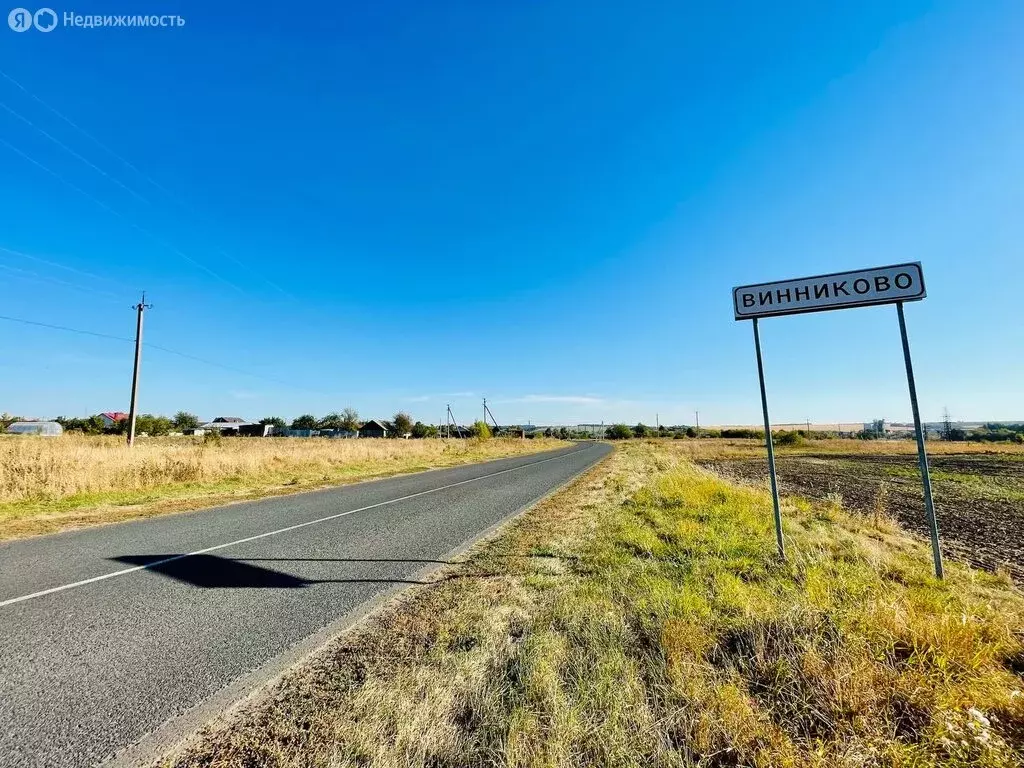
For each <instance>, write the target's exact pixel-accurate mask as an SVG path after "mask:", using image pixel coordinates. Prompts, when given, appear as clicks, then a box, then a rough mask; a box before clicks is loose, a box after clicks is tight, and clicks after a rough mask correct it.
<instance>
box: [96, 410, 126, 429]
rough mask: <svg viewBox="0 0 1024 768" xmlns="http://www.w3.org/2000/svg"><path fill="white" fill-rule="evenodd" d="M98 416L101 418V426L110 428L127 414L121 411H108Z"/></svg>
mask: <svg viewBox="0 0 1024 768" xmlns="http://www.w3.org/2000/svg"><path fill="white" fill-rule="evenodd" d="M100 418H101V419H103V428H104V429H110V428H111V427H116V426H117V425H118V424H120V423H121V422H122V421H124V420H125V419H127V418H128V414H127V413H124V412H123V411H110V412H109V413H101V414H100Z"/></svg>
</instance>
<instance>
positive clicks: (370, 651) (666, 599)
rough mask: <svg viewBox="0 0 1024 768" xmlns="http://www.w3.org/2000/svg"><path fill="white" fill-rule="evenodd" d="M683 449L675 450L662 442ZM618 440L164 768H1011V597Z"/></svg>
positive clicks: (1017, 624)
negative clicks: (782, 537) (780, 528)
mask: <svg viewBox="0 0 1024 768" xmlns="http://www.w3.org/2000/svg"><path fill="white" fill-rule="evenodd" d="M680 443H682V445H679V444H680ZM685 446H686V443H685V442H684V441H674V442H669V441H661V442H646V443H641V442H639V441H638V442H630V443H628V444H625V445H622V446H619V450H618V451H617V452H616V454H615V455H614V456H613V457H612V458H611V459H610V460H609V461H606V462H605V463H604V464H602V465H600V466H598V467H596V468H595V469H593V470H591V472H590V473H588V474H587V475H585V476H584V477H583V478H581V479H580V480H579V481H577V483H576V484H575V485H574V486H573V487H571V488H569V489H567V490H566V491H563V492H562V493H560V494H558V495H556V496H555V497H553V498H551V499H549V500H548V501H546V502H544V503H543V504H541V505H539V506H538V507H536V508H534V509H533V510H531V511H530V512H528V513H527V514H526V515H524V516H523V517H521V518H519V520H518V521H516V523H514V524H513V525H512V526H510V527H509V528H508V529H506V532H505V533H504V534H503V535H502V536H501V537H500V538H499V539H497V540H495V541H493V542H492V543H490V544H489V545H487V546H485V547H482V548H480V549H478V550H477V551H476V553H475V554H474V555H473V556H472V557H471V558H470V559H469V560H468V561H467V562H466V563H465V564H463V565H462V566H460V567H459V568H457V569H454V570H453V571H452V572H450V573H449V574H447V575H444V576H442V577H440V578H439V579H438V581H437V582H436V583H435V584H434V585H432V586H430V587H427V588H423V589H421V590H420V591H418V592H416V593H413V594H412V596H411V597H409V598H408V599H406V600H405V601H403V602H402V603H401V604H398V605H394V606H392V607H390V608H388V609H386V610H385V611H384V612H382V613H380V614H378V616H377V617H376V618H375V619H373V620H372V621H370V622H368V623H367V624H366V625H365V626H364V627H363V629H362V630H361V631H360V632H359V633H356V634H352V635H349V636H346V637H343V638H342V639H340V640H339V641H337V642H335V643H334V644H332V645H330V646H328V647H327V648H326V649H325V650H324V651H323V652H322V653H321V654H319V655H318V656H317V658H316V659H315V660H314V661H313V662H312V663H310V664H308V665H305V666H303V667H301V668H299V669H298V670H296V671H295V672H294V673H292V674H291V675H290V676H288V677H287V678H286V679H285V680H284V681H283V682H282V684H280V685H279V686H278V687H277V688H276V689H274V690H273V691H272V692H271V693H270V695H268V696H267V697H265V698H263V699H261V700H258V701H257V702H256V703H254V704H253V705H251V706H250V707H249V708H248V709H245V710H243V711H242V712H240V713H239V715H238V716H237V717H236V718H235V719H234V720H233V721H232V722H231V724H230V725H228V726H226V727H221V728H219V729H216V730H213V731H212V732H211V733H209V734H207V736H206V737H205V738H203V739H201V740H200V741H198V742H197V743H195V744H193V745H192V746H191V747H190V748H189V749H188V751H187V752H185V753H183V754H180V755H177V756H176V757H173V758H168V759H167V760H166V761H165V764H166V765H174V766H177V767H178V768H191V767H193V766H214V767H219V768H226V767H227V766H232V767H236V766H253V767H255V766H281V767H282V768H283V767H284V766H289V767H295V768H298V767H299V766H303V767H305V766H339V767H340V766H380V767H381V768H383V767H387V768H399V766H432V767H434V768H439V767H441V766H452V767H455V766H477V765H496V766H522V767H523V768H527V767H528V768H540V767H541V766H545V767H547V766H566V767H568V766H587V765H616V766H738V765H752V766H754V765H756V766H798V765H800V766H803V765H815V766H882V765H892V766H925V765H950V766H967V765H977V766H1006V767H1009V766H1019V765H1021V762H1022V759H1024V751H1022V749H1024V693H1022V690H1021V689H1022V688H1024V681H1022V678H1021V676H1022V674H1024V644H1022V639H1024V598H1022V596H1021V595H1020V594H1019V593H1018V592H1016V591H1015V590H1014V589H1013V588H1012V586H1010V585H1009V584H1008V582H1007V580H1006V579H1005V578H1000V577H998V576H990V575H986V574H983V573H979V572H975V571H971V570H969V569H968V568H965V567H963V566H959V565H956V564H951V565H950V568H949V578H948V580H947V581H946V582H944V583H938V582H936V581H935V580H933V579H932V578H931V577H930V575H929V570H928V569H929V556H928V552H927V550H926V548H925V547H923V546H922V545H921V544H919V543H918V542H916V541H915V540H913V539H911V538H909V537H907V536H906V535H905V534H903V533H902V532H901V531H900V530H899V529H898V528H897V527H896V526H895V525H894V524H892V523H891V521H888V520H887V519H885V517H884V516H883V515H881V514H880V515H879V516H878V519H877V520H872V519H871V518H865V517H852V516H847V515H846V514H845V513H844V512H843V511H842V510H841V509H840V508H839V507H838V506H835V505H827V504H826V505H822V504H817V505H812V504H809V503H806V502H804V501H801V500H788V501H787V503H786V506H785V517H786V535H787V538H788V541H789V547H790V552H791V559H790V562H789V563H788V564H783V563H780V562H778V561H777V560H776V559H775V557H774V551H773V550H774V540H773V534H772V530H771V525H772V523H771V513H770V502H769V500H768V497H767V496H766V494H765V493H764V492H762V491H760V490H757V489H752V488H743V487H737V486H734V485H731V484H729V483H728V482H726V481H724V480H723V479H722V478H720V477H717V476H715V475H713V474H711V473H709V472H706V471H703V470H700V469H698V468H696V467H695V466H694V465H693V464H691V463H690V462H689V461H688V460H687V458H686V453H687V452H688V450H689V449H687V448H686V447H685Z"/></svg>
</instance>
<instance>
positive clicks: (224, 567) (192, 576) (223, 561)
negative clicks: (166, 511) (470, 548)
mask: <svg viewBox="0 0 1024 768" xmlns="http://www.w3.org/2000/svg"><path fill="white" fill-rule="evenodd" d="M113 559H114V560H116V561H117V562H119V563H125V564H127V565H136V566H142V567H144V568H145V569H146V570H149V571H153V572H154V573H159V574H160V575H162V576H167V577H169V578H171V579H174V580H175V581H180V582H183V583H185V584H191V585H192V586H195V587H203V588H205V589H301V588H302V587H308V586H310V585H312V584H426V583H427V582H424V581H410V580H407V579H305V578H303V577H301V576H295V575H293V574H290V573H284V572H283V571H277V570H274V569H272V568H265V567H263V566H260V565H252V564H251V563H252V559H248V558H246V559H239V560H233V559H231V558H228V557H219V556H217V555H183V554H165V555H124V556H122V557H116V558H113ZM255 560H259V561H261V562H262V561H268V560H269V561H273V562H289V561H291V562H337V563H371V562H384V563H391V562H394V563H441V562H442V561H438V560H358V559H353V560H348V559H342V558H339V559H330V558H327V559H322V560H321V559H318V558H294V559H292V558H255Z"/></svg>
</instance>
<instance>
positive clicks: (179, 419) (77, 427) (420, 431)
mask: <svg viewBox="0 0 1024 768" xmlns="http://www.w3.org/2000/svg"><path fill="white" fill-rule="evenodd" d="M4 416H5V417H7V414H4ZM17 420H18V419H17V418H15V417H13V416H10V417H9V418H8V419H7V423H2V422H0V427H6V426H7V424H9V423H12V422H14V421H17ZM54 421H56V422H57V423H58V424H60V425H61V426H62V427H63V428H64V430H65V431H68V432H82V433H83V434H87V435H104V434H106V435H123V434H127V432H128V420H127V419H124V420H122V421H119V422H116V423H114V424H113V425H110V426H108V425H107V424H106V423H105V422H104V420H103V418H102V417H100V416H98V415H97V416H89V417H87V418H84V419H80V418H70V417H66V416H58V417H57V418H56V419H54ZM202 423H203V422H202V421H201V420H200V419H199V417H198V416H196V415H195V414H194V413H189V412H188V411H178V412H177V413H176V414H174V416H171V417H168V416H160V415H156V414H152V413H141V414H139V415H138V416H136V419H135V431H136V432H137V433H139V434H146V435H149V436H151V437H160V436H163V435H168V434H171V433H172V432H184V431H185V430H193V429H197V428H198V427H199V426H200V425H201V424H202ZM258 423H259V424H263V425H270V426H273V427H276V428H278V429H302V430H342V431H346V432H358V431H359V429H360V428H361V427H362V426H363V425H364V424H365V423H366V422H365V421H364V420H363V419H360V417H359V412H358V411H356V410H355V409H354V408H345V409H343V410H342V411H340V412H331V413H328V414H327V415H326V416H323V417H320V418H317V417H316V416H314V415H313V414H309V413H305V414H302V415H301V416H298V417H297V418H294V419H292V420H291V421H290V422H289V421H286V420H285V419H283V418H281V417H280V416H266V417H264V418H262V419H260V420H259V422H258ZM380 424H381V426H383V427H384V428H385V429H386V430H387V434H388V436H389V437H402V436H404V435H409V436H411V437H414V438H426V437H438V436H439V434H440V431H439V430H438V428H437V427H436V426H434V425H433V424H424V423H423V422H422V421H413V418H412V416H410V415H409V414H408V413H406V412H405V411H398V412H397V413H396V414H395V415H394V416H392V417H391V418H390V419H386V420H383V421H381V422H380ZM453 434H457V432H456V430H455V429H454V428H453ZM461 434H462V436H467V435H468V436H471V437H480V438H487V437H491V435H492V429H491V428H490V427H489V426H488V425H487V424H486V423H484V422H482V421H478V422H476V423H475V424H473V425H472V426H471V427H468V428H462V430H461Z"/></svg>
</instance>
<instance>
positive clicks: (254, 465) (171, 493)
mask: <svg viewBox="0 0 1024 768" xmlns="http://www.w3.org/2000/svg"><path fill="white" fill-rule="evenodd" d="M564 445H566V444H565V443H564V442H561V441H558V440H550V439H535V440H518V439H504V438H501V439H492V440H483V441H480V440H373V439H360V440H328V439H319V438H294V439H293V438H225V439H223V440H221V441H218V442H206V441H204V440H202V439H192V438H152V439H145V438H144V439H140V440H139V441H138V442H137V443H136V445H135V447H134V448H131V449H129V448H128V447H127V446H126V445H125V443H124V439H123V438H121V437H87V436H83V435H75V434H69V435H64V436H62V437H60V438H37V437H0V540H2V539H10V538H17V537H19V536H29V535H34V534H39V533H50V532H53V531H58V530H62V529H65V528H71V527H79V526H83V525H95V524H100V523H107V522H114V521H118V520H126V519H130V518H137V517H147V516H151V515H154V514H160V513H164V512H174V511H182V510H185V509H196V508H199V507H202V506H209V505H212V504H217V503H222V502H228V501H233V500H240V499H248V498H256V497H260V496H269V495H277V494H283V493H291V492H296V491H302V490H310V489H313V488H319V487H324V486H329V485H337V484H342V483H347V482H354V481H358V480H366V479H371V478H375V477H384V476H387V475H394V474H398V473H403V472H415V471H420V470H425V469H433V468H438V467H450V466H454V465H457V464H465V463H469V462H475V461H486V460H488V459H496V458H501V457H505V456H516V455H521V454H526V453H534V452H537V451H543V450H550V449H553V448H558V447H560V446H564Z"/></svg>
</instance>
